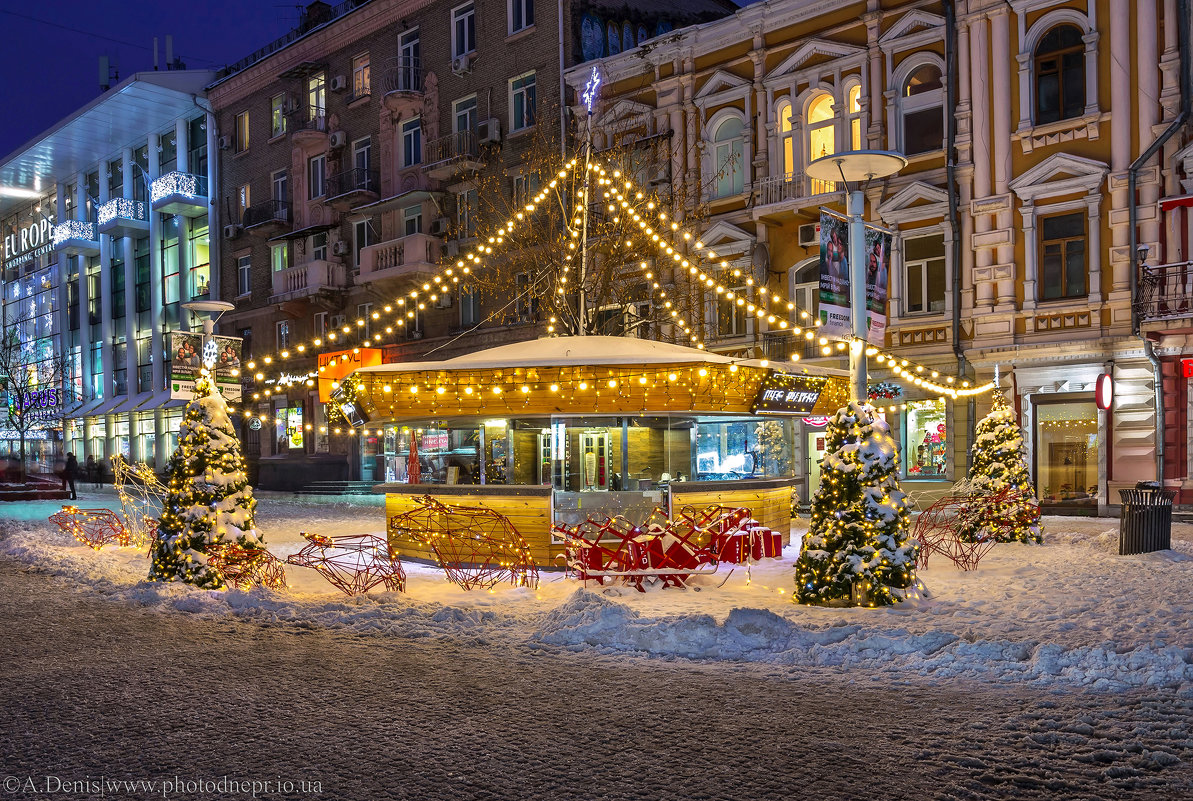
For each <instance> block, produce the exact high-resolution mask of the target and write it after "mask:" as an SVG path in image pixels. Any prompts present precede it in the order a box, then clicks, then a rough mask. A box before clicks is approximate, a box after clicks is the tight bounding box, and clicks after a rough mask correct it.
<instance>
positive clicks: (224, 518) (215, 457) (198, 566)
mask: <svg viewBox="0 0 1193 801" xmlns="http://www.w3.org/2000/svg"><path fill="white" fill-rule="evenodd" d="M166 471H167V481H166V488H167V494H166V498H165V502H164V504H163V507H162V516H161V520H160V522H159V525H158V532H159V538H158V540H157V541H156V542H155V543H154V546H153V551H152V553H151V554H150V556H151V557H152V560H153V564H152V566H151V567H150V569H149V579H150V580H151V581H184V582H186V583H188V584H194V585H196V586H198V587H205V588H208V589H220V588H222V587H223V586H224V584H225V577H224V575H223V573H222V571H221V569H220V568H219V567H218V566H217V565H216V564H212V561H211V556H212V555H213V554H214V552H215V551H216V550H218V549H220V548H222V547H224V546H239V549H238V550H237V554H238V557H239V559H241V560H244V559H250V560H252V559H255V558H256V555H257V554H258V553H260V554H261V555H262V556H264V552H265V545H264V543H263V542H262V541H261V538H260V537H259V536H258V534H257V530H256V524H255V521H254V517H253V515H254V511H255V510H256V507H257V501H256V499H255V498H254V497H253V491H252V488H251V487H250V486H249V483H248V474H247V473H246V472H245V466H244V458H243V457H242V456H241V453H240V440H239V439H238V438H237V436H236V431H235V430H234V429H233V428H232V420H231V419H230V418H229V417H228V406H227V404H226V403H225V401H224V398H223V396H222V395H220V393H219V392H218V391H217V390H216V388H215V383H214V382H213V381H212V380H210V378H209V377H208V376H206V375H203V376H200V378H199V380H198V381H197V382H196V383H195V397H194V399H193V400H191V402H190V403H188V404H187V406H186V412H185V413H184V415H183V419H182V427H181V429H180V430H179V432H178V447H177V448H176V449H175V451H174V455H173V456H172V457H171V458H170V462H169V464H168V466H167V468H166Z"/></svg>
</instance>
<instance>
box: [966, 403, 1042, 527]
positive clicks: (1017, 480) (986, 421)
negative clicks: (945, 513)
mask: <svg viewBox="0 0 1193 801" xmlns="http://www.w3.org/2000/svg"><path fill="white" fill-rule="evenodd" d="M965 489H966V490H967V491H968V492H971V493H974V494H978V495H987V496H988V495H993V494H994V493H997V492H1001V491H1003V490H1006V489H1010V490H1012V491H1014V492H1016V493H1017V496H1016V498H1015V500H1014V501H1013V502H1012V503H1011V504H1009V505H1008V506H1006V507H1004V508H1001V509H999V510H998V516H999V518H1001V521H1000V522H1006V523H1009V524H1010V525H1009V526H1006V527H1003V526H998V527H995V529H994V531H995V536H996V537H997V538H998V541H999V542H1029V543H1040V542H1043V539H1044V537H1043V528H1042V527H1041V525H1040V501H1039V499H1038V498H1037V497H1036V490H1035V487H1034V486H1033V485H1032V482H1031V475H1030V474H1029V473H1028V469H1027V447H1026V445H1025V444H1024V441H1023V429H1021V428H1019V424H1018V423H1017V422H1015V410H1014V409H1013V408H1012V407H1011V404H1010V403H1008V402H1007V399H1006V397H1004V396H1003V394H1002V393H1001V392H998V391H995V393H994V408H993V409H991V410H990V414H988V415H986V416H985V417H983V418H982V419H981V421H979V422H978V425H977V428H976V429H975V431H974V443H973V451H972V456H971V458H970V463H969V482H968V486H967V487H966V488H965ZM987 522H988V520H987V519H986V518H980V519H978V518H970V517H965V518H963V519H962V520H961V521H959V530H958V536H960V537H961V538H962V539H965V540H970V541H972V540H974V539H976V538H977V537H979V536H981V534H982V530H983V529H984V528H985V527H986V524H987Z"/></svg>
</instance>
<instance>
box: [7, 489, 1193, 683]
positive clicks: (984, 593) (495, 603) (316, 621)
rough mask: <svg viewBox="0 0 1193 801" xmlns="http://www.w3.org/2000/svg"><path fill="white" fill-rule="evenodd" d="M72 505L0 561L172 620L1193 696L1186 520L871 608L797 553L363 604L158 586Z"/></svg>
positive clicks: (941, 574)
mask: <svg viewBox="0 0 1193 801" xmlns="http://www.w3.org/2000/svg"><path fill="white" fill-rule="evenodd" d="M85 500H86V501H87V503H88V505H91V503H90V499H85ZM60 505H61V504H60V503H52V502H39V504H37V505H34V504H29V505H24V504H22V505H20V507H15V506H14V507H13V508H12V511H13V513H14V514H20V515H21V516H22V517H24V518H26V519H24V520H14V519H11V518H10V519H0V555H2V556H3V557H7V558H10V559H15V560H17V561H19V562H21V563H23V564H27V565H31V566H34V567H35V568H36V569H37V570H39V571H44V572H49V573H53V574H56V575H58V576H61V577H63V578H65V579H67V580H69V581H70V582H72V583H75V584H77V585H81V586H83V587H84V588H86V589H87V590H89V591H92V592H96V593H98V594H101V595H104V596H106V597H108V598H110V599H113V600H119V601H123V602H126V603H131V604H136V605H139V606H143V607H146V608H150V609H154V610H158V611H160V612H162V613H163V614H188V615H197V616H202V617H211V618H240V619H244V620H250V621H254V622H257V623H261V624H265V625H285V626H295V627H311V626H317V627H334V628H340V629H346V630H349V631H354V632H357V633H359V634H362V635H365V636H378V637H383V638H388V639H394V638H432V639H441V640H444V641H449V642H465V643H474V644H485V645H487V646H490V647H505V646H508V647H514V648H530V649H535V650H540V649H552V650H567V651H596V652H600V653H606V654H614V655H618V656H619V657H620V658H638V657H663V658H674V657H680V658H688V659H698V660H710V661H716V662H725V663H736V664H744V665H754V666H766V667H767V670H769V671H774V670H779V671H785V672H791V673H793V674H794V673H802V672H812V671H818V670H821V671H822V670H831V671H834V672H840V671H841V670H855V671H861V672H864V674H865V675H866V676H868V677H883V680H890V681H896V680H906V679H909V678H913V677H924V678H926V679H928V680H932V681H938V680H944V679H955V678H963V679H978V680H982V681H991V682H993V681H998V682H1027V683H1032V684H1037V685H1041V686H1048V685H1051V684H1055V683H1066V684H1076V685H1081V686H1086V687H1091V688H1095V689H1107V690H1113V689H1118V688H1124V687H1132V686H1152V687H1165V686H1171V687H1179V688H1182V689H1184V690H1186V691H1189V692H1193V594H1191V593H1189V591H1188V587H1189V586H1190V584H1191V583H1193V582H1191V580H1193V525H1189V524H1176V525H1175V526H1174V543H1173V544H1174V550H1171V551H1163V552H1160V553H1155V554H1148V555H1144V556H1132V557H1120V556H1118V555H1117V549H1116V547H1115V546H1116V545H1117V525H1116V523H1117V521H1113V520H1105V519H1096V518H1085V519H1082V518H1050V519H1049V521H1048V526H1049V529H1050V530H1051V531H1052V532H1054V533H1053V534H1052V535H1051V536H1050V538H1049V542H1048V543H1047V544H1045V545H1043V546H1038V545H1025V544H1020V543H1011V544H999V545H997V546H995V548H994V549H993V550H992V551H991V552H990V554H989V555H988V556H987V557H986V558H985V559H984V560H983V561H982V563H981V565H980V567H979V569H978V570H976V571H973V572H970V573H965V572H961V571H958V570H956V569H955V568H954V567H953V566H952V565H951V564H950V563H948V562H947V561H944V560H942V561H941V562H940V563H937V562H936V561H935V560H934V561H933V562H931V563H930V566H929V568H928V569H926V570H924V571H922V572H920V574H919V578H920V579H921V580H922V581H923V582H924V583H925V584H926V585H927V587H928V588H929V590H930V596H929V597H927V598H920V599H910V600H908V601H905V602H904V603H901V604H898V605H895V606H891V607H885V608H881V609H858V608H825V607H809V606H800V605H796V604H793V603H792V602H791V591H792V589H793V568H792V563H793V562H794V561H795V557H796V549H795V548H788V549H787V550H786V551H785V552H784V557H783V558H782V559H775V560H766V561H764V562H762V563H760V564H757V565H754V566H753V567H752V568H751V569H750V570H749V571H747V570H746V569H744V568H743V567H741V566H737V567H736V568H734V567H733V566H730V565H722V567H721V569H720V571H719V572H718V573H716V574H713V575H710V576H705V577H700V578H697V579H694V580H693V586H692V587H691V588H690V589H688V590H674V589H667V590H655V591H651V592H647V593H638V592H635V591H633V590H630V589H627V588H624V587H601V586H599V585H597V584H595V583H590V584H589V585H588V587H587V588H583V587H581V586H580V585H579V584H578V583H577V582H576V581H574V580H572V579H567V578H564V577H563V576H562V575H560V574H558V573H544V574H543V583H542V585H541V586H540V587H539V588H538V590H537V591H536V590H532V589H528V588H513V587H508V586H504V587H501V588H497V589H495V590H494V591H492V592H471V593H469V592H465V591H463V590H461V589H460V588H459V587H457V586H455V585H453V584H451V583H450V582H447V581H446V580H445V579H444V576H443V573H442V571H440V570H438V569H437V568H434V567H429V566H426V565H420V564H415V563H410V562H407V563H406V564H405V569H406V573H407V592H406V593H391V592H377V591H374V592H370V593H369V594H367V595H365V596H362V597H357V598H349V597H347V596H345V595H343V594H342V593H340V592H338V591H337V590H335V589H333V588H332V587H331V586H330V585H329V584H328V583H327V582H326V581H325V580H324V579H323V578H322V577H321V576H320V575H319V574H318V573H317V572H315V571H313V570H308V569H303V568H298V567H294V566H288V567H287V579H288V585H289V586H288V587H287V589H286V590H284V591H270V590H264V589H260V588H257V589H253V590H252V591H248V592H244V591H239V590H228V591H213V590H205V589H198V588H194V587H190V586H187V585H184V584H181V583H179V582H174V583H168V584H162V583H156V582H148V581H146V580H145V573H146V569H145V568H146V564H147V560H146V558H145V555H144V552H143V551H136V550H134V549H131V548H105V549H104V550H103V551H100V552H98V553H97V552H94V551H92V550H90V549H89V548H86V547H84V546H81V545H79V544H78V543H77V542H75V541H74V539H73V538H71V537H69V536H67V535H64V534H62V533H60V532H59V531H58V529H57V528H56V527H55V526H53V525H52V524H49V523H47V522H46V521H45V517H44V515H43V514H42V513H44V514H49V513H51V512H53V511H56V510H57V508H58V507H59V506H60ZM29 507H33V508H32V509H31V508H29ZM7 511H8V510H7V509H4V508H0V514H4V513H5V512H7ZM35 513H37V514H36V515H35ZM258 513H259V518H258V527H259V530H260V531H261V533H262V536H263V537H265V538H266V539H267V540H268V541H269V542H270V543H271V546H270V547H271V550H272V551H273V553H274V554H275V555H277V556H279V557H280V558H284V557H285V555H286V554H287V553H294V552H296V551H297V550H299V549H300V548H301V547H302V546H303V545H304V544H305V541H304V540H303V539H302V537H301V536H300V532H301V531H321V532H327V533H334V534H364V533H372V534H380V533H382V532H383V531H384V525H385V524H384V512H383V511H382V510H380V509H362V508H361V507H360V506H356V505H351V504H350V503H345V504H338V505H335V506H322V507H321V506H318V505H295V504H290V503H283V502H281V501H280V500H274V499H272V498H269V499H265V500H262V501H261V506H260V508H259V512H258ZM37 516H40V519H37ZM798 533H799V532H796V534H798ZM794 539H795V540H796V541H798V539H799V538H798V536H796V537H795V538H794ZM112 614H119V609H117V608H114V609H113V610H112Z"/></svg>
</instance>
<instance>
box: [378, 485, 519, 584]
mask: <svg viewBox="0 0 1193 801" xmlns="http://www.w3.org/2000/svg"><path fill="white" fill-rule="evenodd" d="M415 502H416V503H417V504H418V507H417V508H415V509H412V510H410V511H409V512H403V513H402V514H398V515H394V516H393V517H391V518H390V519H389V532H390V535H391V536H395V535H396V536H399V537H404V538H407V539H411V540H413V541H415V542H417V543H419V544H421V545H423V546H425V547H426V548H428V549H429V550H430V551H431V553H433V554H434V555H435V559H436V561H438V562H439V566H440V567H442V568H443V571H444V573H445V574H446V575H447V579H448V581H451V582H453V583H455V584H457V585H459V586H460V587H462V588H463V589H466V590H473V589H491V588H492V587H495V586H497V585H498V584H500V583H502V582H505V581H508V582H509V583H511V584H512V585H513V586H515V587H535V588H537V587H538V584H539V571H538V565H537V564H535V561H534V557H533V556H532V555H531V553H530V545H529V544H528V543H527V542H526V540H525V539H523V537H522V535H521V534H519V533H518V529H517V528H515V527H514V524H513V523H511V522H510V519H509V518H508V517H506V516H505V515H503V514H501V513H499V512H496V511H494V510H492V509H488V508H486V507H484V506H460V505H457V504H445V503H441V502H439V501H437V500H435V499H434V498H432V497H430V496H424V497H422V498H416V499H415Z"/></svg>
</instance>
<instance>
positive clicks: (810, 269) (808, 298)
mask: <svg viewBox="0 0 1193 801" xmlns="http://www.w3.org/2000/svg"><path fill="white" fill-rule="evenodd" d="M788 280H789V281H790V290H791V292H790V298H791V302H792V303H794V304H795V309H794V310H793V312H792V316H793V318H794V319H795V320H796V321H797V322H799V323H800V325H807V323H806V322H805V321H807V320H809V319H812V320H814V319H816V316H817V313H818V312H819V311H820V259H819V258H814V259H810V260H809V261H808V262H806V263H804V264H802V265H798V266H796V267H795V268H794V269H793V270H792V271H791V273H790V278H789V279H788Z"/></svg>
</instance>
